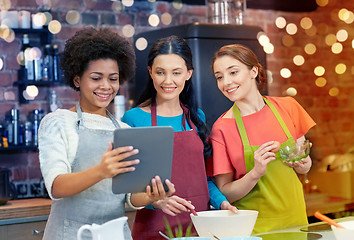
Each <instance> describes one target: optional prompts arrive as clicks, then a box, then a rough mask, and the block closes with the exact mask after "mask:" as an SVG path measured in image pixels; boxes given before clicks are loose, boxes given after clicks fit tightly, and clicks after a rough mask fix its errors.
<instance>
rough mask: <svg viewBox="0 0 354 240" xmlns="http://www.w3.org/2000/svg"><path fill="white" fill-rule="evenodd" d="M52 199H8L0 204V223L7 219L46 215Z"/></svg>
mask: <svg viewBox="0 0 354 240" xmlns="http://www.w3.org/2000/svg"><path fill="white" fill-rule="evenodd" d="M51 203H52V201H51V200H50V199H46V198H32V199H20V200H12V201H8V202H7V204H5V205H2V206H0V224H1V223H3V224H4V222H8V221H9V219H28V218H33V217H42V218H43V216H44V217H45V216H46V217H48V215H49V213H50V207H51Z"/></svg>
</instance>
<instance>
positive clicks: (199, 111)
mask: <svg viewBox="0 0 354 240" xmlns="http://www.w3.org/2000/svg"><path fill="white" fill-rule="evenodd" d="M198 117H199V118H200V119H201V120H202V121H203V122H204V123H205V121H206V120H205V114H204V112H203V111H202V109H200V108H198Z"/></svg>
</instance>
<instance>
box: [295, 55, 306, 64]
mask: <svg viewBox="0 0 354 240" xmlns="http://www.w3.org/2000/svg"><path fill="white" fill-rule="evenodd" d="M293 62H294V64H295V65H296V66H301V65H303V64H304V63H305V58H304V57H303V56H301V55H296V56H295V57H294V58H293Z"/></svg>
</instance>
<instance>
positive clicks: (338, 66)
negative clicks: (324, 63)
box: [335, 63, 347, 74]
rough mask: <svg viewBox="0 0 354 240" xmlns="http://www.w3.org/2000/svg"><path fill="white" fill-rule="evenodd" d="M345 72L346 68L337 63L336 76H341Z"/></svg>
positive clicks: (342, 64)
mask: <svg viewBox="0 0 354 240" xmlns="http://www.w3.org/2000/svg"><path fill="white" fill-rule="evenodd" d="M346 70H347V66H346V65H345V64H344V63H338V64H337V65H336V68H335V71H336V73H337V74H343V73H345V71H346Z"/></svg>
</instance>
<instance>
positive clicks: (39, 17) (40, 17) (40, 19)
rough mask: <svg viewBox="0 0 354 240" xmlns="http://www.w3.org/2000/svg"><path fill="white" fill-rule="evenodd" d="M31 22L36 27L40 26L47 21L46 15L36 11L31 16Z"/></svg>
mask: <svg viewBox="0 0 354 240" xmlns="http://www.w3.org/2000/svg"><path fill="white" fill-rule="evenodd" d="M33 22H34V24H35V25H36V26H37V27H41V26H43V25H44V24H45V23H46V22H47V17H46V16H45V14H44V13H36V14H35V15H34V17H33Z"/></svg>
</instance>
